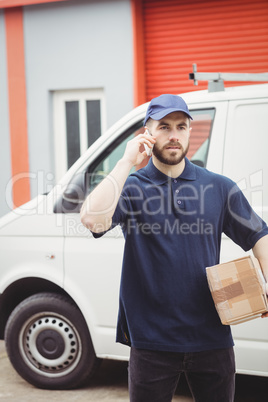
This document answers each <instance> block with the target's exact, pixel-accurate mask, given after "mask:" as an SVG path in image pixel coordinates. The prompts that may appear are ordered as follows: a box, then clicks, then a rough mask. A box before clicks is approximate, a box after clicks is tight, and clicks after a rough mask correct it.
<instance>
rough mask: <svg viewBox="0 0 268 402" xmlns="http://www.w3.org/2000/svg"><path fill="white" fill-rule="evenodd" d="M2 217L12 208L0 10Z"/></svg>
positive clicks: (0, 203)
mask: <svg viewBox="0 0 268 402" xmlns="http://www.w3.org/2000/svg"><path fill="white" fill-rule="evenodd" d="M0 139H1V147H0V172H1V173H0V194H1V196H0V216H1V215H3V214H5V213H6V212H9V210H10V208H12V196H11V182H10V179H11V162H10V140H9V118H8V88H7V68H6V47H5V21H4V12H3V10H0Z"/></svg>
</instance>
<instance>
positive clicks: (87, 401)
mask: <svg viewBox="0 0 268 402" xmlns="http://www.w3.org/2000/svg"><path fill="white" fill-rule="evenodd" d="M48 400H49V401H60V400H62V401H63V402H69V401H78V402H93V401H94V402H99V401H107V402H128V401H129V399H128V389H127V363H126V362H119V361H111V360H106V361H103V362H102V364H101V366H100V368H99V370H98V372H97V373H96V375H95V376H94V378H93V379H92V381H91V382H90V385H89V386H87V387H85V388H83V389H78V390H72V391H49V390H41V389H37V388H35V387H33V386H32V385H30V384H28V383H27V382H25V381H24V380H23V379H22V378H21V377H20V376H19V375H18V374H17V373H16V372H15V370H14V369H13V367H12V366H11V364H10V362H9V360H8V357H7V354H6V350H5V346H4V342H3V341H0V401H3V402H11V401H12V402H30V401H32V402H36V401H38V402H43V401H44V402H45V401H46V402H47V401H48ZM148 402H149V401H148ZM174 402H192V398H191V397H190V393H189V390H188V388H187V386H186V384H185V383H184V382H183V383H182V389H181V391H180V394H178V395H176V396H175V397H174Z"/></svg>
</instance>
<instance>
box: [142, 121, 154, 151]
mask: <svg viewBox="0 0 268 402" xmlns="http://www.w3.org/2000/svg"><path fill="white" fill-rule="evenodd" d="M144 134H146V135H152V134H151V133H150V131H149V130H148V128H147V129H146V130H145V133H144ZM144 148H145V151H146V153H147V156H151V155H152V151H153V147H152V148H150V147H148V145H146V144H144Z"/></svg>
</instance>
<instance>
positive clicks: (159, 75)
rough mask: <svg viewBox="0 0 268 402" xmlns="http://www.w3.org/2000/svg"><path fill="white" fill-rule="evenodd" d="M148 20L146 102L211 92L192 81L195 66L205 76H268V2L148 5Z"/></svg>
mask: <svg viewBox="0 0 268 402" xmlns="http://www.w3.org/2000/svg"><path fill="white" fill-rule="evenodd" d="M143 18H144V50H145V77H146V99H147V100H150V99H151V98H153V97H154V96H158V95H159V94H161V93H182V92H188V91H193V90H198V89H205V88H207V84H206V83H201V82H200V83H199V85H198V86H197V87H196V86H194V85H193V82H192V81H189V79H188V74H189V72H191V71H192V64H193V63H196V64H197V69H198V71H200V72H201V71H202V72H212V71H213V72H217V71H220V72H252V73H254V72H256V73H257V72H265V71H268V0H256V1H254V2H252V0H220V1H214V0H212V1H211V0H204V1H203V0H201V1H200V0H182V1H179V0H144V1H143ZM227 85H228V84H226V86H227ZM231 85H234V84H233V83H232V84H231ZM240 85H241V83H240Z"/></svg>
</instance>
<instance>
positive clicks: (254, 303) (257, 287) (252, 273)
mask: <svg viewBox="0 0 268 402" xmlns="http://www.w3.org/2000/svg"><path fill="white" fill-rule="evenodd" d="M237 268H238V269H237V271H238V278H239V280H240V283H241V286H242V288H243V291H244V293H245V294H246V296H247V299H248V302H249V305H250V308H251V311H252V312H253V311H256V310H258V309H260V308H261V307H264V306H263V303H262V300H261V297H260V296H261V295H262V293H263V290H262V286H261V284H260V282H259V278H258V276H257V273H256V269H254V268H252V269H246V267H245V264H240V265H239V266H238V267H237Z"/></svg>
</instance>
